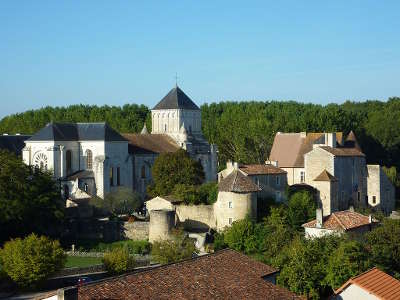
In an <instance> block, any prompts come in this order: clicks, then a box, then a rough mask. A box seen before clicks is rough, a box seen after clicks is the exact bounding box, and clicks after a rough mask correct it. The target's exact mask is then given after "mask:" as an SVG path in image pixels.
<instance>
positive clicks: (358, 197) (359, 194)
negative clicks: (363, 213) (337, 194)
mask: <svg viewBox="0 0 400 300" xmlns="http://www.w3.org/2000/svg"><path fill="white" fill-rule="evenodd" d="M357 200H358V202H360V201H361V192H357Z"/></svg>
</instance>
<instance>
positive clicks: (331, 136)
mask: <svg viewBox="0 0 400 300" xmlns="http://www.w3.org/2000/svg"><path fill="white" fill-rule="evenodd" d="M325 145H326V146H329V147H332V148H336V132H330V133H325Z"/></svg>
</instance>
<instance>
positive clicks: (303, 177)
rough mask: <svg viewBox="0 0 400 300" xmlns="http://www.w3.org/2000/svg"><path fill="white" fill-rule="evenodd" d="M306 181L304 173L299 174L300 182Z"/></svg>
mask: <svg viewBox="0 0 400 300" xmlns="http://www.w3.org/2000/svg"><path fill="white" fill-rule="evenodd" d="M304 181H306V174H304V171H301V172H300V182H304Z"/></svg>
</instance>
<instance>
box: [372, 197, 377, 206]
mask: <svg viewBox="0 0 400 300" xmlns="http://www.w3.org/2000/svg"><path fill="white" fill-rule="evenodd" d="M372 203H373V204H375V203H376V196H372Z"/></svg>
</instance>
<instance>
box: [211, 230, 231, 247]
mask: <svg viewBox="0 0 400 300" xmlns="http://www.w3.org/2000/svg"><path fill="white" fill-rule="evenodd" d="M227 247H228V245H227V244H226V243H225V236H224V233H223V232H215V233H214V250H215V251H218V250H222V249H225V248H227Z"/></svg>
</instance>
